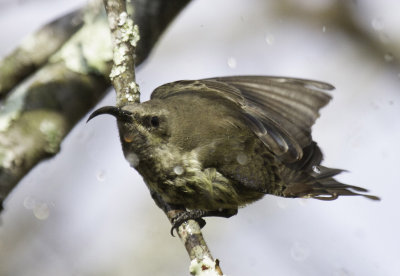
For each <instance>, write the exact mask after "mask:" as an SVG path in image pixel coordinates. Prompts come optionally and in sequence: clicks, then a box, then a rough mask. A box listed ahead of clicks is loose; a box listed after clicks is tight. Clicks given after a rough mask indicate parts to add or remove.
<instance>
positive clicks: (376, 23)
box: [371, 17, 385, 31]
mask: <svg viewBox="0 0 400 276" xmlns="http://www.w3.org/2000/svg"><path fill="white" fill-rule="evenodd" d="M371 25H372V28H373V29H374V30H375V31H381V30H383V28H384V27H385V24H384V23H383V19H382V18H381V17H377V18H374V19H372V21H371Z"/></svg>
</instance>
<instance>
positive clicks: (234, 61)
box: [228, 57, 237, 69]
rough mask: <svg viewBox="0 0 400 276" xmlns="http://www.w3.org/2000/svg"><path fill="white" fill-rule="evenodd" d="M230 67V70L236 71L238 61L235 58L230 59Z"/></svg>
mask: <svg viewBox="0 0 400 276" xmlns="http://www.w3.org/2000/svg"><path fill="white" fill-rule="evenodd" d="M228 66H229V68H232V69H235V68H236V66H237V62H236V59H235V58H234V57H230V58H228Z"/></svg>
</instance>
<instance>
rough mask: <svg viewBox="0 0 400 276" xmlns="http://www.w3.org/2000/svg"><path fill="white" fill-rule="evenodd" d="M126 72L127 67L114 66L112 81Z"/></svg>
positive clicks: (111, 74)
mask: <svg viewBox="0 0 400 276" xmlns="http://www.w3.org/2000/svg"><path fill="white" fill-rule="evenodd" d="M125 71H126V66H125V65H117V66H113V67H112V70H111V73H110V79H111V80H113V79H114V78H116V77H118V76H119V75H121V74H122V73H124V72H125Z"/></svg>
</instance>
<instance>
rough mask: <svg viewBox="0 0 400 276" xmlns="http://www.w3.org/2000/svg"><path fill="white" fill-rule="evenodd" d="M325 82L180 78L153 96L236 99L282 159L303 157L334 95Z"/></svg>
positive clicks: (246, 119) (252, 78) (269, 145)
mask: <svg viewBox="0 0 400 276" xmlns="http://www.w3.org/2000/svg"><path fill="white" fill-rule="evenodd" d="M332 89H334V87H333V86H332V85H330V84H327V83H324V82H318V81H313V80H304V79H296V78H286V77H267V76H233V77H219V78H210V79H203V80H197V81H178V82H173V83H168V84H165V85H163V86H160V87H158V88H157V89H156V90H155V91H154V92H153V94H152V96H151V98H152V99H155V98H160V99H162V98H166V97H170V96H172V95H176V94H177V93H181V92H188V91H191V92H192V93H213V94H214V95H219V96H221V97H224V98H226V99H229V100H230V101H232V102H234V103H235V104H236V105H237V106H238V107H239V110H240V112H241V113H242V115H243V119H244V120H245V121H246V122H248V125H249V127H250V128H251V129H252V130H253V132H254V133H255V134H256V135H257V136H258V137H259V138H260V140H261V141H262V142H263V143H264V144H265V145H266V146H267V147H268V148H269V149H270V150H271V151H272V152H273V153H274V154H276V155H277V156H278V157H279V158H280V159H281V160H282V161H283V162H285V163H293V162H296V161H297V160H300V159H301V158H302V157H303V149H304V148H305V147H307V146H308V145H310V144H311V142H312V139H311V126H312V125H313V124H314V122H315V120H316V119H317V118H318V117H319V109H320V108H322V107H323V106H325V105H326V104H327V103H328V102H329V100H330V99H331V96H330V95H328V94H326V93H325V92H324V90H332Z"/></svg>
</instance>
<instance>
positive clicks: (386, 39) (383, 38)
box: [379, 33, 390, 44]
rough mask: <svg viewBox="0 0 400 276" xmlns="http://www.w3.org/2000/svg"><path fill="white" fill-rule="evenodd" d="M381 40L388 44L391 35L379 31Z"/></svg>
mask: <svg viewBox="0 0 400 276" xmlns="http://www.w3.org/2000/svg"><path fill="white" fill-rule="evenodd" d="M379 40H380V42H382V43H383V44H388V43H389V42H390V38H389V36H388V35H387V34H385V33H379Z"/></svg>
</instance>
